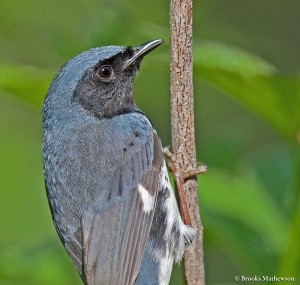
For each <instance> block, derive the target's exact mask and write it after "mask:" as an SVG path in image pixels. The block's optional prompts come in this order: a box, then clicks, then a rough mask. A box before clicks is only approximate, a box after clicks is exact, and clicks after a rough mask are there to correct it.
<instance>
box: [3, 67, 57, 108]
mask: <svg viewBox="0 0 300 285" xmlns="http://www.w3.org/2000/svg"><path fill="white" fill-rule="evenodd" d="M51 74H52V72H50V71H47V70H44V69H41V68H37V67H33V66H24V65H19V64H13V63H7V62H0V89H2V90H4V91H6V92H9V93H12V94H14V95H16V96H18V97H20V98H21V99H22V100H24V101H26V102H28V103H30V104H32V105H35V106H41V104H42V101H43V99H44V95H45V93H46V91H47V88H48V86H49V83H50V78H51Z"/></svg>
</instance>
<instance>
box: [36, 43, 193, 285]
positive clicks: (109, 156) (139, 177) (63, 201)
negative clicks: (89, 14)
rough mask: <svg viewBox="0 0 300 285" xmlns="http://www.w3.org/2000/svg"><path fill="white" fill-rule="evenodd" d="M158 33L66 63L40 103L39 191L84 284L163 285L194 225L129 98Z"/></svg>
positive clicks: (148, 126)
mask: <svg viewBox="0 0 300 285" xmlns="http://www.w3.org/2000/svg"><path fill="white" fill-rule="evenodd" d="M162 42H163V40H162V39H155V40H151V41H148V42H146V43H143V44H140V45H136V46H134V45H133V46H100V47H96V48H91V49H89V50H86V51H83V52H81V53H80V54H78V55H76V56H74V57H73V58H71V59H70V60H69V61H67V62H66V63H65V64H64V65H63V66H62V67H61V68H60V70H59V71H58V72H57V74H56V75H55V77H54V78H53V80H52V82H51V84H50V86H49V88H48V91H47V94H46V96H45V99H44V102H43V106H42V129H43V142H42V157H43V171H44V180H45V188H46V193H47V198H48V202H49V206H50V210H51V214H52V219H53V223H54V226H55V228H56V231H57V233H58V235H59V238H60V240H61V242H62V244H63V246H64V247H65V249H66V251H67V253H68V255H69V256H70V258H71V260H72V262H73V264H74V265H75V267H76V269H77V271H78V272H79V274H80V276H81V279H82V281H83V283H84V284H86V285H133V284H134V285H166V284H169V282H170V276H171V271H172V267H173V264H174V262H180V260H181V259H182V256H183V253H184V249H185V245H187V244H190V243H191V242H192V240H193V237H194V235H195V231H194V229H193V228H192V227H191V226H190V225H186V224H185V223H184V222H183V220H182V218H181V215H180V211H179V209H178V205H177V201H176V198H175V195H174V192H173V189H172V186H171V183H170V179H169V176H168V170H167V167H166V162H165V159H164V155H163V148H162V144H161V140H160V138H159V136H158V134H157V132H156V130H155V128H154V126H153V125H152V123H151V122H150V120H149V119H148V118H147V116H146V115H145V113H144V112H143V111H141V110H140V109H139V108H138V107H137V106H136V104H135V101H134V97H133V83H134V79H135V77H136V74H137V72H138V70H139V69H140V65H141V61H142V59H143V57H144V56H145V55H146V54H148V53H149V52H151V51H152V50H154V49H155V48H156V47H158V46H159V45H160V44H161V43H162Z"/></svg>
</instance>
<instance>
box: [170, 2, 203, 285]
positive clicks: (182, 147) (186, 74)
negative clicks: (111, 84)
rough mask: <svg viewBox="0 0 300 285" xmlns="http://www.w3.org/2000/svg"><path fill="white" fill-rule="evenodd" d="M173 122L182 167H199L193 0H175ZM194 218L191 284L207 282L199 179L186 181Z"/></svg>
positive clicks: (187, 258) (188, 256) (188, 269)
mask: <svg viewBox="0 0 300 285" xmlns="http://www.w3.org/2000/svg"><path fill="white" fill-rule="evenodd" d="M170 17H171V18H170V26H171V27H170V29H171V31H170V32H171V64H170V68H171V71H170V72H171V75H170V80H171V124H172V149H173V153H174V155H175V158H176V160H177V162H178V163H179V166H180V168H181V169H183V170H185V169H191V168H195V167H196V146H195V129H194V99H193V65H192V64H193V62H192V0H171V7H170ZM184 192H185V194H186V198H187V205H188V208H189V212H190V216H191V222H192V226H193V228H194V229H195V230H196V231H197V233H196V237H195V239H194V242H193V244H192V245H191V246H189V247H187V249H186V251H185V255H184V267H185V275H186V280H187V283H188V285H196V284H197V285H204V284H205V280H204V261H203V228H202V225H201V219H200V213H199V206H198V191H197V180H196V179H195V178H193V179H188V180H187V181H185V183H184Z"/></svg>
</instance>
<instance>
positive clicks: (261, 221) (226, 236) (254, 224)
mask: <svg viewBox="0 0 300 285" xmlns="http://www.w3.org/2000/svg"><path fill="white" fill-rule="evenodd" d="M200 186H201V189H205V191H200V192H199V195H200V200H201V205H202V206H203V207H204V208H203V214H204V217H205V218H204V220H205V222H206V223H207V224H208V227H209V229H210V230H211V231H213V232H214V233H215V235H216V236H218V239H219V240H223V242H222V244H223V246H224V249H226V250H227V251H228V252H227V253H228V254H229V255H232V257H233V259H236V260H244V262H243V264H247V266H248V267H251V266H252V270H253V272H255V270H256V272H259V271H260V270H261V269H262V268H265V266H266V265H267V264H263V263H262V264H261V262H264V260H267V259H266V258H267V255H274V256H275V255H280V254H281V253H282V252H283V251H284V250H285V248H286V239H287V235H288V232H289V227H288V224H287V221H286V220H285V218H284V216H283V214H282V213H281V212H280V211H279V209H278V208H277V207H276V203H275V202H274V201H273V199H272V196H270V195H268V194H267V192H266V191H265V190H264V188H263V186H262V185H261V184H260V182H259V181H258V180H257V178H256V177H255V175H254V174H252V173H251V171H249V170H248V171H246V170H244V171H242V172H241V173H239V175H238V176H232V175H230V174H229V173H228V172H225V171H220V170H217V169H209V172H208V173H207V174H206V175H204V176H203V177H201V181H200ZM208 189H209V190H208ZM251 236H252V238H251ZM255 239H257V240H261V241H262V242H263V244H262V245H261V247H260V248H267V249H268V251H269V253H268V254H267V255H266V252H264V251H263V250H261V252H259V250H258V252H255V254H253V251H256V249H257V247H258V245H257V242H255V243H254V244H255V248H256V249H255V248H252V245H251V243H252V242H253V240H255ZM259 264H261V265H259ZM250 265H251V266H250ZM262 266H264V267H262ZM262 273H263V272H262ZM265 273H266V272H265Z"/></svg>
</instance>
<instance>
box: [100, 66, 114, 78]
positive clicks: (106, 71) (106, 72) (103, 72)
mask: <svg viewBox="0 0 300 285" xmlns="http://www.w3.org/2000/svg"><path fill="white" fill-rule="evenodd" d="M112 73H113V72H112V68H111V66H110V65H102V66H100V67H99V68H98V69H97V75H98V76H99V77H100V79H108V78H110V77H111V76H112Z"/></svg>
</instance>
